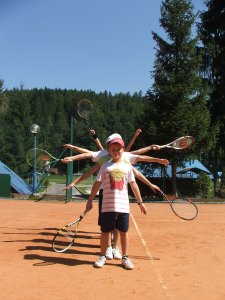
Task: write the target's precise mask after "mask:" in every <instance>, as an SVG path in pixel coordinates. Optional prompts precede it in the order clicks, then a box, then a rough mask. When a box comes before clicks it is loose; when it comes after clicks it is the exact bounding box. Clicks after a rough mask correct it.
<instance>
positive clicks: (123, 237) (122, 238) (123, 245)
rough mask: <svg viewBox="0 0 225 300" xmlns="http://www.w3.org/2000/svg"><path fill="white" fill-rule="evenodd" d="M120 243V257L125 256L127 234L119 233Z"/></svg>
mask: <svg viewBox="0 0 225 300" xmlns="http://www.w3.org/2000/svg"><path fill="white" fill-rule="evenodd" d="M120 241H121V250H122V256H127V248H128V233H127V232H122V231H120Z"/></svg>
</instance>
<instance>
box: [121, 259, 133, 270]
mask: <svg viewBox="0 0 225 300" xmlns="http://www.w3.org/2000/svg"><path fill="white" fill-rule="evenodd" d="M122 266H123V267H124V268H125V269H126V270H133V268H134V265H133V264H132V261H131V260H130V259H129V258H128V257H127V256H123V258H122Z"/></svg>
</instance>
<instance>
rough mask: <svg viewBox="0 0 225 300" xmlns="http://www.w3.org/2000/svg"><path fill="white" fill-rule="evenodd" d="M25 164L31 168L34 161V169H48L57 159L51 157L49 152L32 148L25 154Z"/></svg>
mask: <svg viewBox="0 0 225 300" xmlns="http://www.w3.org/2000/svg"><path fill="white" fill-rule="evenodd" d="M26 160H27V163H28V164H29V165H30V166H31V167H33V166H34V163H35V160H36V163H35V165H36V168H37V169H45V168H48V167H49V166H50V165H51V163H52V161H56V160H57V158H56V157H54V156H52V155H51V154H50V153H49V152H47V151H46V150H44V149H40V148H33V149H30V150H29V151H28V152H27V155H26Z"/></svg>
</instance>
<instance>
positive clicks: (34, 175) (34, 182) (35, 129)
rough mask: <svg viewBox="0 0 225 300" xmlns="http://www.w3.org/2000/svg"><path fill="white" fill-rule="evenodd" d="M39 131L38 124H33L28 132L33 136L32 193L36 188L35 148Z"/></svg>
mask: <svg viewBox="0 0 225 300" xmlns="http://www.w3.org/2000/svg"><path fill="white" fill-rule="evenodd" d="M39 131H40V126H39V125H37V124H33V125H31V127H30V132H31V133H32V134H33V136H34V170H33V193H35V191H36V188H37V173H36V149H37V133H38V132H39Z"/></svg>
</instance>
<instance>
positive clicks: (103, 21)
mask: <svg viewBox="0 0 225 300" xmlns="http://www.w3.org/2000/svg"><path fill="white" fill-rule="evenodd" d="M161 2H162V1H160V0H0V37H1V48H0V78H1V79H3V80H4V86H5V88H7V89H12V88H20V86H21V85H23V87H24V88H25V89H32V88H45V87H47V88H52V89H55V88H59V89H77V90H81V89H83V90H93V91H95V92H101V91H108V92H111V93H112V94H115V93H120V92H122V93H127V92H129V93H131V94H133V93H134V92H139V91H142V92H143V94H145V92H146V91H147V90H148V88H149V87H150V86H151V84H152V79H151V75H150V71H152V68H153V63H154V59H155V51H154V43H153V39H152V36H151V31H155V32H157V33H159V34H160V35H161V36H163V34H164V33H163V31H162V29H161V28H160V27H159V17H160V4H161ZM193 5H194V7H195V9H196V10H197V9H204V5H203V0H193Z"/></svg>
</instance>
